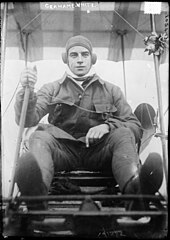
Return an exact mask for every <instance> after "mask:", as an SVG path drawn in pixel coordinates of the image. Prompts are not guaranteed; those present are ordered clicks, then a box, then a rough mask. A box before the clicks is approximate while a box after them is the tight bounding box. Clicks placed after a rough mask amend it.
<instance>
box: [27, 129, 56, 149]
mask: <svg viewBox="0 0 170 240" xmlns="http://www.w3.org/2000/svg"><path fill="white" fill-rule="evenodd" d="M53 142H54V138H53V136H52V135H50V134H49V133H48V132H45V131H35V132H34V133H32V134H31V136H30V138H29V145H34V144H36V146H37V147H38V146H39V147H41V146H44V145H51V144H52V143H53Z"/></svg>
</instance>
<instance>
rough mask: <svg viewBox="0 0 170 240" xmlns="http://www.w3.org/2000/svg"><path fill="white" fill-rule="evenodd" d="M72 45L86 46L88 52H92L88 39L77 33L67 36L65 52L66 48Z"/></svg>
mask: <svg viewBox="0 0 170 240" xmlns="http://www.w3.org/2000/svg"><path fill="white" fill-rule="evenodd" d="M74 46H83V47H85V48H87V49H88V50H89V52H90V53H92V44H91V42H90V40H89V39H87V38H86V37H84V36H82V35H77V36H74V37H71V38H69V40H68V41H67V43H66V52H68V50H69V49H70V48H72V47H74Z"/></svg>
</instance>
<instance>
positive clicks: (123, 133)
mask: <svg viewBox="0 0 170 240" xmlns="http://www.w3.org/2000/svg"><path fill="white" fill-rule="evenodd" d="M126 139H127V141H128V140H129V139H132V140H134V141H135V136H134V134H133V133H132V131H131V130H130V129H129V128H126V127H121V128H116V129H114V130H113V131H111V132H110V134H109V141H110V143H113V144H114V143H118V142H122V140H126Z"/></svg>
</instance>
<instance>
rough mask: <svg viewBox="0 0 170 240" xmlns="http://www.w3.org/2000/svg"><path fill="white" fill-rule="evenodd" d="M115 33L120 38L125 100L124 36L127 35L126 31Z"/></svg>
mask: <svg viewBox="0 0 170 240" xmlns="http://www.w3.org/2000/svg"><path fill="white" fill-rule="evenodd" d="M116 33H117V34H118V35H119V36H120V39H121V51H122V63H123V80H124V91H125V98H126V99H127V88H126V73H125V51H124V50H125V47H124V35H126V34H127V30H120V29H118V30H117V31H116Z"/></svg>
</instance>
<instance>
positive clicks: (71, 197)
mask: <svg viewBox="0 0 170 240" xmlns="http://www.w3.org/2000/svg"><path fill="white" fill-rule="evenodd" d="M85 199H92V200H94V201H95V200H107V199H110V200H135V199H146V200H152V201H154V200H155V201H156V200H163V201H165V199H164V198H163V197H162V196H155V195H135V194H125V195H106V194H102V195H100V194H99V195H80V194H79V195H50V196H44V195H42V196H21V197H16V198H11V197H9V198H3V199H2V202H9V201H18V202H22V201H27V202H31V201H32V202H33V201H38V202H39V201H53V200H56V201H63V200H70V201H71V200H85Z"/></svg>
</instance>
